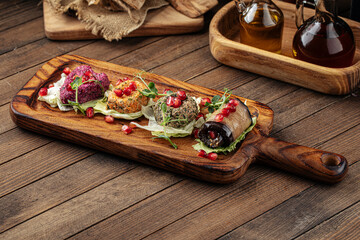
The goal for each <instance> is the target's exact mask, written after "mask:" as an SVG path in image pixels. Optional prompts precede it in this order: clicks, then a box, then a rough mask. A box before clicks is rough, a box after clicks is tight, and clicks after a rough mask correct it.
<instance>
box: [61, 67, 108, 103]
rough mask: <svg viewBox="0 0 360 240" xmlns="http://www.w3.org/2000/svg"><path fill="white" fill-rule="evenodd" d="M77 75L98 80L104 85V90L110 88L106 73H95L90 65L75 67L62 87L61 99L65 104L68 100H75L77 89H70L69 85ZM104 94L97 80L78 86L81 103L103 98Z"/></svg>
mask: <svg viewBox="0 0 360 240" xmlns="http://www.w3.org/2000/svg"><path fill="white" fill-rule="evenodd" d="M85 73H86V74H85ZM76 76H79V77H84V78H85V79H88V80H91V79H94V80H98V81H99V82H100V83H101V85H102V86H103V88H104V91H106V90H108V89H109V85H110V81H109V79H108V77H107V75H106V74H105V73H95V72H94V71H93V70H92V69H91V67H90V66H87V65H82V66H79V67H77V68H75V69H74V70H73V71H72V72H71V73H70V74H69V75H68V76H67V77H66V79H65V82H64V84H63V85H62V86H61V88H60V99H61V102H62V103H64V104H67V103H68V100H70V101H73V102H75V90H72V89H70V88H69V87H68V86H69V84H70V83H72V82H73V81H74V80H75V78H76ZM102 96H103V93H102V89H101V87H100V86H99V84H98V83H96V82H88V83H84V84H82V85H81V86H80V87H79V88H78V101H79V103H85V102H88V101H91V100H95V99H97V98H101V97H102Z"/></svg>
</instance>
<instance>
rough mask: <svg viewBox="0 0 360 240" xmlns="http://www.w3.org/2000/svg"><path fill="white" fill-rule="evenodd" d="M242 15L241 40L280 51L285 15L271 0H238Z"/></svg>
mask: <svg viewBox="0 0 360 240" xmlns="http://www.w3.org/2000/svg"><path fill="white" fill-rule="evenodd" d="M235 2H236V6H237V8H238V10H239V13H240V16H239V21H240V42H241V43H244V44H247V45H250V46H253V47H257V48H261V49H264V50H268V51H271V52H276V53H280V52H281V43H282V33H283V28H284V15H283V13H282V11H281V10H280V8H278V7H277V6H276V5H275V4H274V3H273V2H272V1H271V0H252V1H250V3H248V4H247V3H246V2H245V1H244V0H236V1H235Z"/></svg>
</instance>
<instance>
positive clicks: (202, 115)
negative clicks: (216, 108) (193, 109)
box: [196, 112, 205, 120]
mask: <svg viewBox="0 0 360 240" xmlns="http://www.w3.org/2000/svg"><path fill="white" fill-rule="evenodd" d="M199 118H205V116H204V114H203V113H201V112H200V113H199V114H198V115H197V116H196V120H198V119H199Z"/></svg>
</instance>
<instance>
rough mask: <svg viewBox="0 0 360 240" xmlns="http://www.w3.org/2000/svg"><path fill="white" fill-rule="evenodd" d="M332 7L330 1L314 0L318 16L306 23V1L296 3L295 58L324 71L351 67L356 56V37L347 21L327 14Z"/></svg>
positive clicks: (299, 0) (300, 0)
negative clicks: (325, 68) (304, 14)
mask: <svg viewBox="0 0 360 240" xmlns="http://www.w3.org/2000/svg"><path fill="white" fill-rule="evenodd" d="M331 6H333V5H331V3H330V1H328V0H315V16H313V17H311V18H309V19H308V20H306V21H305V22H304V19H303V7H304V1H303V0H298V1H297V4H296V7H297V12H296V25H297V27H298V31H297V32H296V34H295V36H294V39H293V55H294V57H295V58H297V59H300V60H303V61H306V62H310V63H314V64H318V65H321V66H325V67H334V68H342V67H348V66H350V65H352V62H353V59H354V55H355V49H356V48H355V40H354V35H353V32H352V30H351V28H350V27H349V25H348V24H347V23H346V22H345V21H344V20H342V19H341V18H339V17H337V16H336V15H334V14H332V13H331V12H330V11H328V10H327V8H326V7H328V9H330V8H329V7H331ZM333 9H335V8H333Z"/></svg>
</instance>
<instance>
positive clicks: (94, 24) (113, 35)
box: [46, 0, 168, 41]
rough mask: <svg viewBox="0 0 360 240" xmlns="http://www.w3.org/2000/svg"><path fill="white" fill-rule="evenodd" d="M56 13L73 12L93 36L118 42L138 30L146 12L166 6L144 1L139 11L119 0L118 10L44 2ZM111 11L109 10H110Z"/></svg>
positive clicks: (70, 1)
mask: <svg viewBox="0 0 360 240" xmlns="http://www.w3.org/2000/svg"><path fill="white" fill-rule="evenodd" d="M46 1H48V2H49V3H50V6H52V7H53V8H54V9H55V10H56V11H57V12H61V13H66V12H68V10H70V9H71V10H74V11H75V12H76V15H77V17H78V19H79V20H81V21H82V22H85V23H86V30H90V31H91V33H92V34H94V35H101V36H102V37H104V38H105V39H106V40H108V41H112V40H119V39H122V38H123V37H124V36H126V35H128V34H129V33H131V32H132V31H134V30H136V29H138V28H139V27H140V26H141V25H142V24H143V23H144V21H145V18H146V15H147V12H148V11H149V10H151V9H156V8H160V7H163V6H165V5H168V2H166V1H165V0H146V1H144V2H143V5H142V6H141V8H140V9H134V8H133V7H130V6H129V5H127V4H126V3H125V2H122V1H121V0H116V1H117V2H121V5H120V4H119V5H118V7H119V9H117V10H122V11H114V9H111V8H112V6H107V7H104V6H101V4H91V2H90V4H91V5H90V6H89V2H88V1H87V0H46ZM110 9H111V10H110Z"/></svg>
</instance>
